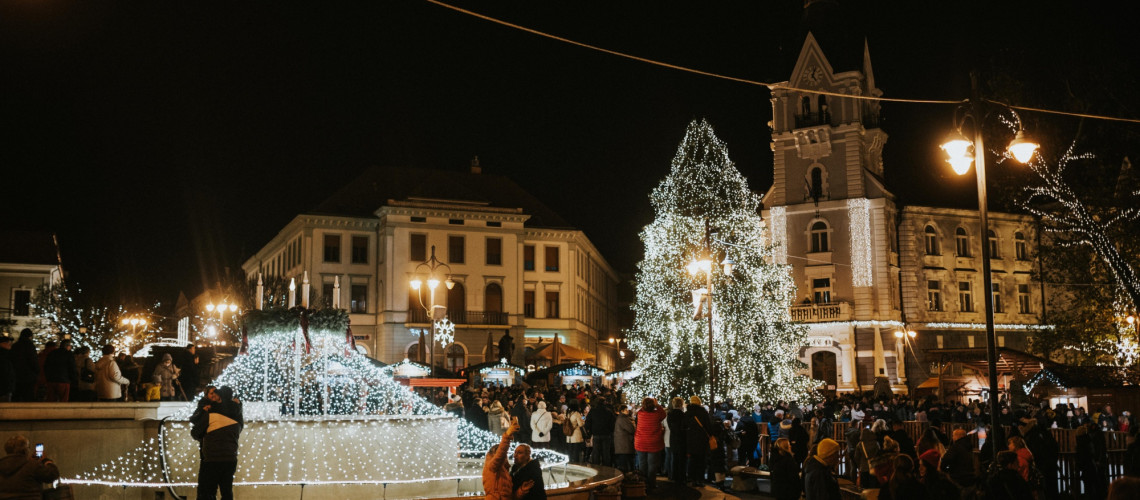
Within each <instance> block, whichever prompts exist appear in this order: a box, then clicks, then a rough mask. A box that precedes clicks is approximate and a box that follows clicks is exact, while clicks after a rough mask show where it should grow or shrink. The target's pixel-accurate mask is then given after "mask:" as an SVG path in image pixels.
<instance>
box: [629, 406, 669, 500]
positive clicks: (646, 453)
mask: <svg viewBox="0 0 1140 500" xmlns="http://www.w3.org/2000/svg"><path fill="white" fill-rule="evenodd" d="M664 421H665V409H664V408H662V407H661V406H660V405H658V404H657V400H656V399H653V398H651V397H646V398H645V399H642V400H641V409H640V410H638V411H637V428H636V430H634V433H633V449H634V451H636V452H637V463H638V464H639V468H640V469H641V474H642V475H644V476H645V487H646V490H647V491H653V490H654V489H655V488H657V473H658V472H660V470H661V463H662V462H663V461H664V459H665V425H664V423H663V422H664Z"/></svg>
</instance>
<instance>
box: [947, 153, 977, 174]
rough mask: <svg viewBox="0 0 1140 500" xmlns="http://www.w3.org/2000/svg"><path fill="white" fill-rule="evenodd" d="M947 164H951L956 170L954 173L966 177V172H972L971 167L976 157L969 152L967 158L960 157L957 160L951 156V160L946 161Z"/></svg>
mask: <svg viewBox="0 0 1140 500" xmlns="http://www.w3.org/2000/svg"><path fill="white" fill-rule="evenodd" d="M946 162H947V163H949V164H950V167H951V168H953V169H954V173H956V174H958V175H966V172H969V171H970V165H973V164H974V155H972V154H970V153H969V152H967V153H966V154H965V156H960V157H957V158H955V157H953V156H951V157H950V159H949V160H946Z"/></svg>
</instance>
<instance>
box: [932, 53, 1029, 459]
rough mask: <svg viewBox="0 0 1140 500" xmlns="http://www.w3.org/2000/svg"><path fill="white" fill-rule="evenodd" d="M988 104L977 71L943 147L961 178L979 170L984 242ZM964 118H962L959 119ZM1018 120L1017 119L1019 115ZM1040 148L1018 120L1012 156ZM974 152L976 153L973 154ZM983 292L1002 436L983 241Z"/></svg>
mask: <svg viewBox="0 0 1140 500" xmlns="http://www.w3.org/2000/svg"><path fill="white" fill-rule="evenodd" d="M987 103H992V101H987V100H984V99H982V98H981V95H980V91H979V89H978V73H977V72H976V71H974V72H971V73H970V98H969V99H968V100H966V101H965V102H964V103H962V104H961V105H960V106H959V107H958V109H957V110H955V120H954V131H953V132H951V133H950V137H949V138H948V139H947V141H946V142H945V143H944V144H942V149H943V150H944V151H946V153H947V155H949V159H948V160H947V162H948V163H950V166H951V167H953V168H954V171H955V172H956V173H958V175H965V174H966V172H969V170H970V164H971V163H974V164H975V165H976V166H975V168H976V169H977V179H978V218H979V219H981V221H980V222H981V232H979V233H978V234H980V235H981V237H982V238H986V237H987V236H986V235H988V234H989V215H988V213H987V206H986V203H987V201H986V148H985V141H984V140H983V138H982V122H983V121H984V120H985V118H986V117H987V116H988V115H987ZM998 110H999V111H1006V110H1009V108H1008V107H1006V106H998ZM959 114H960V118H959ZM1015 116H1016V115H1015ZM967 120H969V121H970V122H972V125H973V132H974V139H973V141H971V140H969V139H967V138H966V136H965V135H963V133H962V128H963V127H965V125H966V121H967ZM1038 147H1039V146H1038V144H1037V143H1035V142H1033V141H1031V140H1029V139H1028V138H1026V136H1025V132H1024V131H1023V130H1021V124H1020V119H1019V120H1018V131H1017V134H1016V135H1015V136H1014V139H1013V141H1011V142H1010V143H1009V146H1008V147H1007V148H1006V150H1007V151H1008V152H1009V154H1011V155H1013V157H1014V158H1015V159H1016V160H1017V161H1019V162H1021V163H1028V162H1029V160H1031V159H1032V158H1033V154H1034V152H1036V151H1037V148H1038ZM971 149H972V151H971ZM982 241H983V244H982V255H981V257H982V290H983V292H984V293H983V295H984V297H985V305H986V312H985V315H986V361H987V362H988V364H989V379H990V387H989V393H990V426H991V428H992V429H993V431H992V432H993V434H994V436H999V435H1000V432H1001V425H1000V423H999V421H998V415H999V414H1000V413H999V408H998V374H997V343H996V342H995V335H994V296H993V276H990V246H989V243H988V241H986V240H984V239H983V240H982ZM1000 449H1001V446H993V450H994V459H995V460H996V459H997V453H998V451H1000Z"/></svg>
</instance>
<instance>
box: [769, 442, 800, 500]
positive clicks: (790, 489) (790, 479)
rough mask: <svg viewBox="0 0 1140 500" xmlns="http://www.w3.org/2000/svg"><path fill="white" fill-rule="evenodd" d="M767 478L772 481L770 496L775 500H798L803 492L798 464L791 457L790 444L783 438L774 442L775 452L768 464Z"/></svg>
mask: <svg viewBox="0 0 1140 500" xmlns="http://www.w3.org/2000/svg"><path fill="white" fill-rule="evenodd" d="M768 472H769V476H768V477H769V478H770V479H771V481H772V496H774V497H776V500H799V498H800V492H801V491H803V481H801V480H800V464H799V462H796V457H795V456H793V455H792V444H791V442H790V441H788V440H787V439H785V438H780V439H777V440H776V451H775V452H773V453H772V459H771V460H770V461H769V462H768Z"/></svg>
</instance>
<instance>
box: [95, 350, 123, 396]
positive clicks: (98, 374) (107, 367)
mask: <svg viewBox="0 0 1140 500" xmlns="http://www.w3.org/2000/svg"><path fill="white" fill-rule="evenodd" d="M102 353H103V357H101V358H99V361H97V362H95V394H96V396H97V397H98V398H99V401H115V400H117V399H119V398H121V397H123V386H124V385H127V384H129V383H130V381H129V380H127V378H126V377H124V376H123V372H121V371H119V364H118V363H116V362H115V348H114V347H113V346H111V345H110V344H107V345H105V346H103V349H102Z"/></svg>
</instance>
